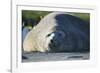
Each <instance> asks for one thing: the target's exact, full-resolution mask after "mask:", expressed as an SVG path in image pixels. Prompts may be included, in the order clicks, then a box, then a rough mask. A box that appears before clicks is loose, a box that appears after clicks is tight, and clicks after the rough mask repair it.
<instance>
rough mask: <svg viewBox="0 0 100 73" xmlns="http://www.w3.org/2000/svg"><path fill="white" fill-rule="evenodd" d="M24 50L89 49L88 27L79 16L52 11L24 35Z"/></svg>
mask: <svg viewBox="0 0 100 73" xmlns="http://www.w3.org/2000/svg"><path fill="white" fill-rule="evenodd" d="M23 49H24V51H27V52H30V51H38V52H47V51H48V52H75V51H79V52H81V51H89V27H88V24H86V23H85V21H83V20H81V19H80V18H78V17H76V16H73V15H70V14H67V13H63V12H53V13H50V14H48V15H47V16H45V17H44V18H43V19H42V20H41V21H40V22H39V23H38V24H37V25H36V26H35V27H34V28H33V29H32V30H31V31H30V32H29V33H28V34H27V36H26V38H25V40H24V42H23Z"/></svg>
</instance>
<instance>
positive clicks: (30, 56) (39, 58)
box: [22, 52, 89, 62]
mask: <svg viewBox="0 0 100 73" xmlns="http://www.w3.org/2000/svg"><path fill="white" fill-rule="evenodd" d="M88 59H89V53H39V52H37V53H23V57H22V62H45V61H67V60H88Z"/></svg>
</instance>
